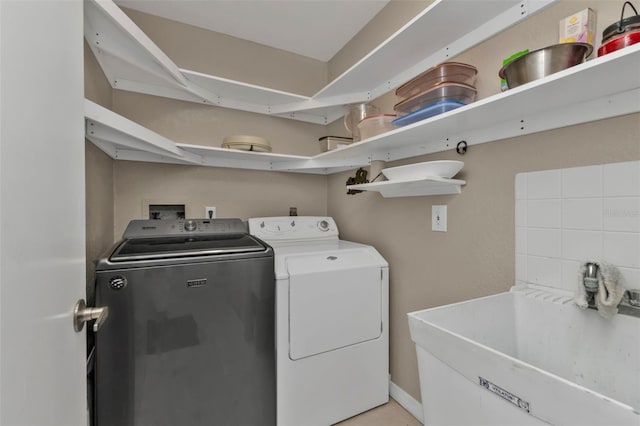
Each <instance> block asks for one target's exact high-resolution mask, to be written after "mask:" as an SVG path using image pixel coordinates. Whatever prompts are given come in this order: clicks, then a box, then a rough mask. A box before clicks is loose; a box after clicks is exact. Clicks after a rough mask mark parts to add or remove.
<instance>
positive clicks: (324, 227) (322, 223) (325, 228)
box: [318, 220, 329, 231]
mask: <svg viewBox="0 0 640 426" xmlns="http://www.w3.org/2000/svg"><path fill="white" fill-rule="evenodd" d="M318 228H320V230H321V231H328V230H329V222H327V221H326V220H321V221H320V222H318Z"/></svg>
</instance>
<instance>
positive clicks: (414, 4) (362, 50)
mask: <svg viewBox="0 0 640 426" xmlns="http://www.w3.org/2000/svg"><path fill="white" fill-rule="evenodd" d="M431 3H433V0H391V1H390V2H389V3H388V4H387V5H386V6H385V7H384V8H382V10H381V11H380V12H378V14H377V15H376V16H375V17H374V18H373V19H372V20H371V21H370V22H369V23H368V24H367V25H366V26H365V27H364V28H363V29H362V30H360V31H359V32H358V34H356V35H355V36H354V37H353V38H352V39H351V40H350V41H349V42H348V43H347V44H346V45H345V46H344V47H343V48H342V49H340V51H339V52H338V53H336V54H335V55H334V56H333V58H331V60H330V61H329V63H328V65H329V69H328V76H329V81H332V80H333V79H335V78H336V77H338V76H340V74H342V73H343V72H345V71H346V70H347V69H349V68H350V67H351V66H352V65H353V64H355V63H356V62H358V61H359V60H360V59H362V58H363V57H364V56H366V55H367V54H368V53H369V52H371V51H372V50H373V49H375V48H376V47H377V46H378V45H379V44H380V43H382V42H383V41H385V40H386V39H387V38H389V36H391V35H392V34H393V33H395V32H396V31H397V30H399V29H400V28H402V26H404V25H405V24H406V23H407V22H409V21H410V20H411V19H412V18H413V17H414V16H416V15H417V14H418V13H420V12H422V11H423V10H424V9H425V8H426V7H427V6H428V5H430V4H431Z"/></svg>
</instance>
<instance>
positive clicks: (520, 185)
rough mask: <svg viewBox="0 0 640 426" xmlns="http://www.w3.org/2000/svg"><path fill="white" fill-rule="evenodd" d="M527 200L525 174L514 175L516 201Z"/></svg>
mask: <svg viewBox="0 0 640 426" xmlns="http://www.w3.org/2000/svg"><path fill="white" fill-rule="evenodd" d="M526 198H527V173H518V174H517V175H516V200H525V199H526Z"/></svg>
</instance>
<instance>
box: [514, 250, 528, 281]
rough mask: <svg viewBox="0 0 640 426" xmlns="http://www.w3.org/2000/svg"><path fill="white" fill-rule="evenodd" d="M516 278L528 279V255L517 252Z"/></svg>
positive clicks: (519, 279) (520, 279)
mask: <svg viewBox="0 0 640 426" xmlns="http://www.w3.org/2000/svg"><path fill="white" fill-rule="evenodd" d="M516 280H518V281H526V280H527V256H525V255H524V254H516Z"/></svg>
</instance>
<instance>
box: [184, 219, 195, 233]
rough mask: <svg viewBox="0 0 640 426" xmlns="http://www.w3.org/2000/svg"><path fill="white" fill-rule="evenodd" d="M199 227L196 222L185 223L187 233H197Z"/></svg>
mask: <svg viewBox="0 0 640 426" xmlns="http://www.w3.org/2000/svg"><path fill="white" fill-rule="evenodd" d="M197 227H198V222H196V221H195V220H188V221H186V222H185V223H184V230H185V231H195V230H196V228H197Z"/></svg>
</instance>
